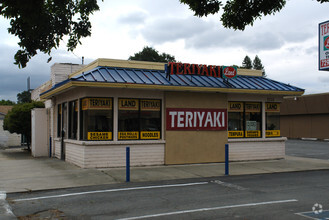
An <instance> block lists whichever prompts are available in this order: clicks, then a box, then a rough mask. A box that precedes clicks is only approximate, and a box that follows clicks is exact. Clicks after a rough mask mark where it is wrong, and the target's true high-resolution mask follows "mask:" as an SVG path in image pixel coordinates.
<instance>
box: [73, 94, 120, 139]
mask: <svg viewBox="0 0 329 220" xmlns="http://www.w3.org/2000/svg"><path fill="white" fill-rule="evenodd" d="M92 98H94V99H110V100H111V110H109V109H90V110H88V109H86V110H83V103H82V102H83V100H84V99H92ZM79 103H80V106H79V114H80V117H79V119H78V120H79V122H80V125H79V133H80V135H79V140H81V141H113V134H114V106H113V103H114V98H113V97H98V96H97V97H95V96H87V97H83V98H80V99H79ZM92 110H96V111H111V114H110V115H111V119H112V123H111V131H100V132H95V133H99V134H98V135H99V138H103V137H107V136H108V135H109V134H108V132H111V134H110V135H111V138H109V139H103V140H102V139H98V140H97V139H94V140H90V139H88V129H87V128H86V138H84V133H85V131H84V127H85V126H84V124H85V123H84V120H85V119H84V111H92Z"/></svg>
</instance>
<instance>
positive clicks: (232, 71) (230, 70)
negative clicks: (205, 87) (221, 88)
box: [222, 66, 238, 79]
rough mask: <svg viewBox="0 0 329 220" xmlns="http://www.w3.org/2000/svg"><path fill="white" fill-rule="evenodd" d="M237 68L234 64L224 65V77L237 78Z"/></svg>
mask: <svg viewBox="0 0 329 220" xmlns="http://www.w3.org/2000/svg"><path fill="white" fill-rule="evenodd" d="M237 75H238V74H237V68H236V67H233V66H223V69H222V78H223V79H235V78H236V77H237Z"/></svg>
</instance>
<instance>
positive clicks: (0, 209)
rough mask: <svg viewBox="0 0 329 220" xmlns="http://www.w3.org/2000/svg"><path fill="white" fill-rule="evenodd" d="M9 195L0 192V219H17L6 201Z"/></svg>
mask: <svg viewBox="0 0 329 220" xmlns="http://www.w3.org/2000/svg"><path fill="white" fill-rule="evenodd" d="M6 198H7V193H6V192H4V191H0V217H15V215H14V213H13V212H12V210H11V207H10V205H9V204H8V202H7V201H6Z"/></svg>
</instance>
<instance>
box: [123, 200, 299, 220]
mask: <svg viewBox="0 0 329 220" xmlns="http://www.w3.org/2000/svg"><path fill="white" fill-rule="evenodd" d="M288 202H298V200H296V199H289V200H279V201H268V202H258V203H247V204H239V205H227V206H219V207H211V208H201V209H191V210H182V211H176V212H166V213H158V214H152V215H143V216H136V217H129V218H121V219H117V220H135V219H145V218H154V217H161V216H169V215H179V214H185V213H192V212H205V211H213V210H219V209H231V208H241V207H249V206H261V205H272V204H279V203H288Z"/></svg>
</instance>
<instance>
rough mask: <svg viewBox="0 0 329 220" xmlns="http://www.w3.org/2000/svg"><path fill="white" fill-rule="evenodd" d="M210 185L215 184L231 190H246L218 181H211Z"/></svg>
mask: <svg viewBox="0 0 329 220" xmlns="http://www.w3.org/2000/svg"><path fill="white" fill-rule="evenodd" d="M211 183H216V184H218V185H221V186H225V187H228V188H233V189H237V190H241V191H243V190H247V188H244V187H242V186H238V185H235V184H232V183H225V182H222V181H220V180H213V181H211Z"/></svg>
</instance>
